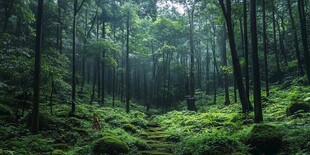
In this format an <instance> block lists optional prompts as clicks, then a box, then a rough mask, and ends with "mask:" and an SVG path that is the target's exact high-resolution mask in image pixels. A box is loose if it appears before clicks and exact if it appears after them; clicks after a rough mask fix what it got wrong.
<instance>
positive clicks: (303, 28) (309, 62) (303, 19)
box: [298, 0, 310, 84]
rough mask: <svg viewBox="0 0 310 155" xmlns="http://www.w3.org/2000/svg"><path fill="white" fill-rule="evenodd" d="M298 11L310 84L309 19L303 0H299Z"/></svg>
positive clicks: (309, 82)
mask: <svg viewBox="0 0 310 155" xmlns="http://www.w3.org/2000/svg"><path fill="white" fill-rule="evenodd" d="M298 13H299V18H300V27H301V38H302V45H303V49H304V59H305V63H306V71H307V77H308V84H310V58H309V49H308V36H307V21H306V14H305V8H304V1H303V0H298Z"/></svg>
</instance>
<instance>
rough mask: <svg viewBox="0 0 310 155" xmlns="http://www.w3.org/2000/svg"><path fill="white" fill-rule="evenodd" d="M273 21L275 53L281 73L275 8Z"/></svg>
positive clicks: (278, 70)
mask: <svg viewBox="0 0 310 155" xmlns="http://www.w3.org/2000/svg"><path fill="white" fill-rule="evenodd" d="M272 22H273V40H274V49H275V54H276V64H277V72H278V73H280V72H281V68H280V62H279V52H278V46H277V34H276V16H275V8H273V9H272Z"/></svg>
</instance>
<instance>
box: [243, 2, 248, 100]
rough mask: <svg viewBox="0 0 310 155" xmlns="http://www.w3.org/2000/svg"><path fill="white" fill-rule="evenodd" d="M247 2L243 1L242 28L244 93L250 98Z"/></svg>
mask: <svg viewBox="0 0 310 155" xmlns="http://www.w3.org/2000/svg"><path fill="white" fill-rule="evenodd" d="M247 21H248V20H247V0H243V27H244V33H243V34H244V57H245V91H246V95H247V97H248V100H249V97H250V82H249V81H250V73H249V45H248V44H249V43H248V42H249V41H248V22H247Z"/></svg>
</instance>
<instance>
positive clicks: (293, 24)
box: [287, 0, 304, 75]
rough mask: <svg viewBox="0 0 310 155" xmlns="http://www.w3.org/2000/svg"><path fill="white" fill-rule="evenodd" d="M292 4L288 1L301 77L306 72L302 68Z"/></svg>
mask: <svg viewBox="0 0 310 155" xmlns="http://www.w3.org/2000/svg"><path fill="white" fill-rule="evenodd" d="M291 5H292V3H291V0H287V8H288V12H289V15H290V21H291V24H292V30H293V31H294V32H293V33H294V46H295V53H296V58H297V62H298V68H299V72H300V74H301V75H304V70H303V66H302V61H301V58H300V50H299V42H298V36H297V29H296V25H295V19H294V18H293V13H292V7H291Z"/></svg>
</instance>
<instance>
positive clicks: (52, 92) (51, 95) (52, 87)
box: [50, 76, 55, 115]
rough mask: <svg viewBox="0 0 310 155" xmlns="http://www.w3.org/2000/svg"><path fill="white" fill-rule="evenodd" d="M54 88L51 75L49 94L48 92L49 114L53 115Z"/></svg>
mask: <svg viewBox="0 0 310 155" xmlns="http://www.w3.org/2000/svg"><path fill="white" fill-rule="evenodd" d="M54 89H55V82H54V78H53V76H52V85H51V94H50V112H51V115H53V98H54V96H53V95H54V91H55V90H54Z"/></svg>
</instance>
